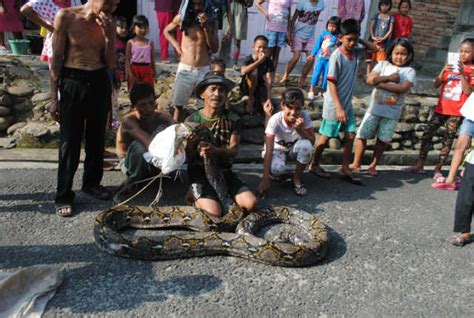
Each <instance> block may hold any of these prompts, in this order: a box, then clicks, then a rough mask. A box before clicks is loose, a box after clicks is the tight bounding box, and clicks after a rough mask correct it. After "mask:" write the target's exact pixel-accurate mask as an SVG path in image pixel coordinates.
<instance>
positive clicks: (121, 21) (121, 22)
mask: <svg viewBox="0 0 474 318" xmlns="http://www.w3.org/2000/svg"><path fill="white" fill-rule="evenodd" d="M115 25H116V26H118V27H121V28H124V29H126V28H127V19H125V18H124V17H122V16H118V17H117V18H116V19H115Z"/></svg>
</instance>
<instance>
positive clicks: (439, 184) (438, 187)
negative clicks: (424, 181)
mask: <svg viewBox="0 0 474 318" xmlns="http://www.w3.org/2000/svg"><path fill="white" fill-rule="evenodd" d="M431 187H432V188H433V189H436V190H449V191H456V190H457V189H458V188H459V185H458V184H451V183H446V182H435V183H433V184H432V185H431Z"/></svg>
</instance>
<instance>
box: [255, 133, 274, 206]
mask: <svg viewBox="0 0 474 318" xmlns="http://www.w3.org/2000/svg"><path fill="white" fill-rule="evenodd" d="M274 142H275V135H271V134H265V157H264V158H263V176H262V180H261V181H260V185H259V186H258V195H259V196H260V197H261V198H263V197H264V196H265V194H266V193H267V191H268V189H269V188H270V172H271V171H270V170H271V166H272V158H273V143H274Z"/></svg>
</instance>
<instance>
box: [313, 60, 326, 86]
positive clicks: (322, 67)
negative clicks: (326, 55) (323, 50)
mask: <svg viewBox="0 0 474 318" xmlns="http://www.w3.org/2000/svg"><path fill="white" fill-rule="evenodd" d="M328 70H329V59H323V58H319V59H318V61H317V62H316V66H315V67H314V72H313V77H311V86H316V85H318V82H319V78H320V77H321V75H322V76H323V79H322V81H321V88H322V89H324V90H326V88H327V86H328V81H327V75H328Z"/></svg>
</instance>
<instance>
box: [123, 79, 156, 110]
mask: <svg viewBox="0 0 474 318" xmlns="http://www.w3.org/2000/svg"><path fill="white" fill-rule="evenodd" d="M147 97H153V98H155V89H154V88H153V87H152V86H151V85H150V84H148V83H143V82H139V83H135V84H133V86H132V88H131V89H130V94H129V98H130V102H131V103H132V106H135V105H136V104H137V103H138V101H139V100H140V99H143V98H147Z"/></svg>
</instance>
